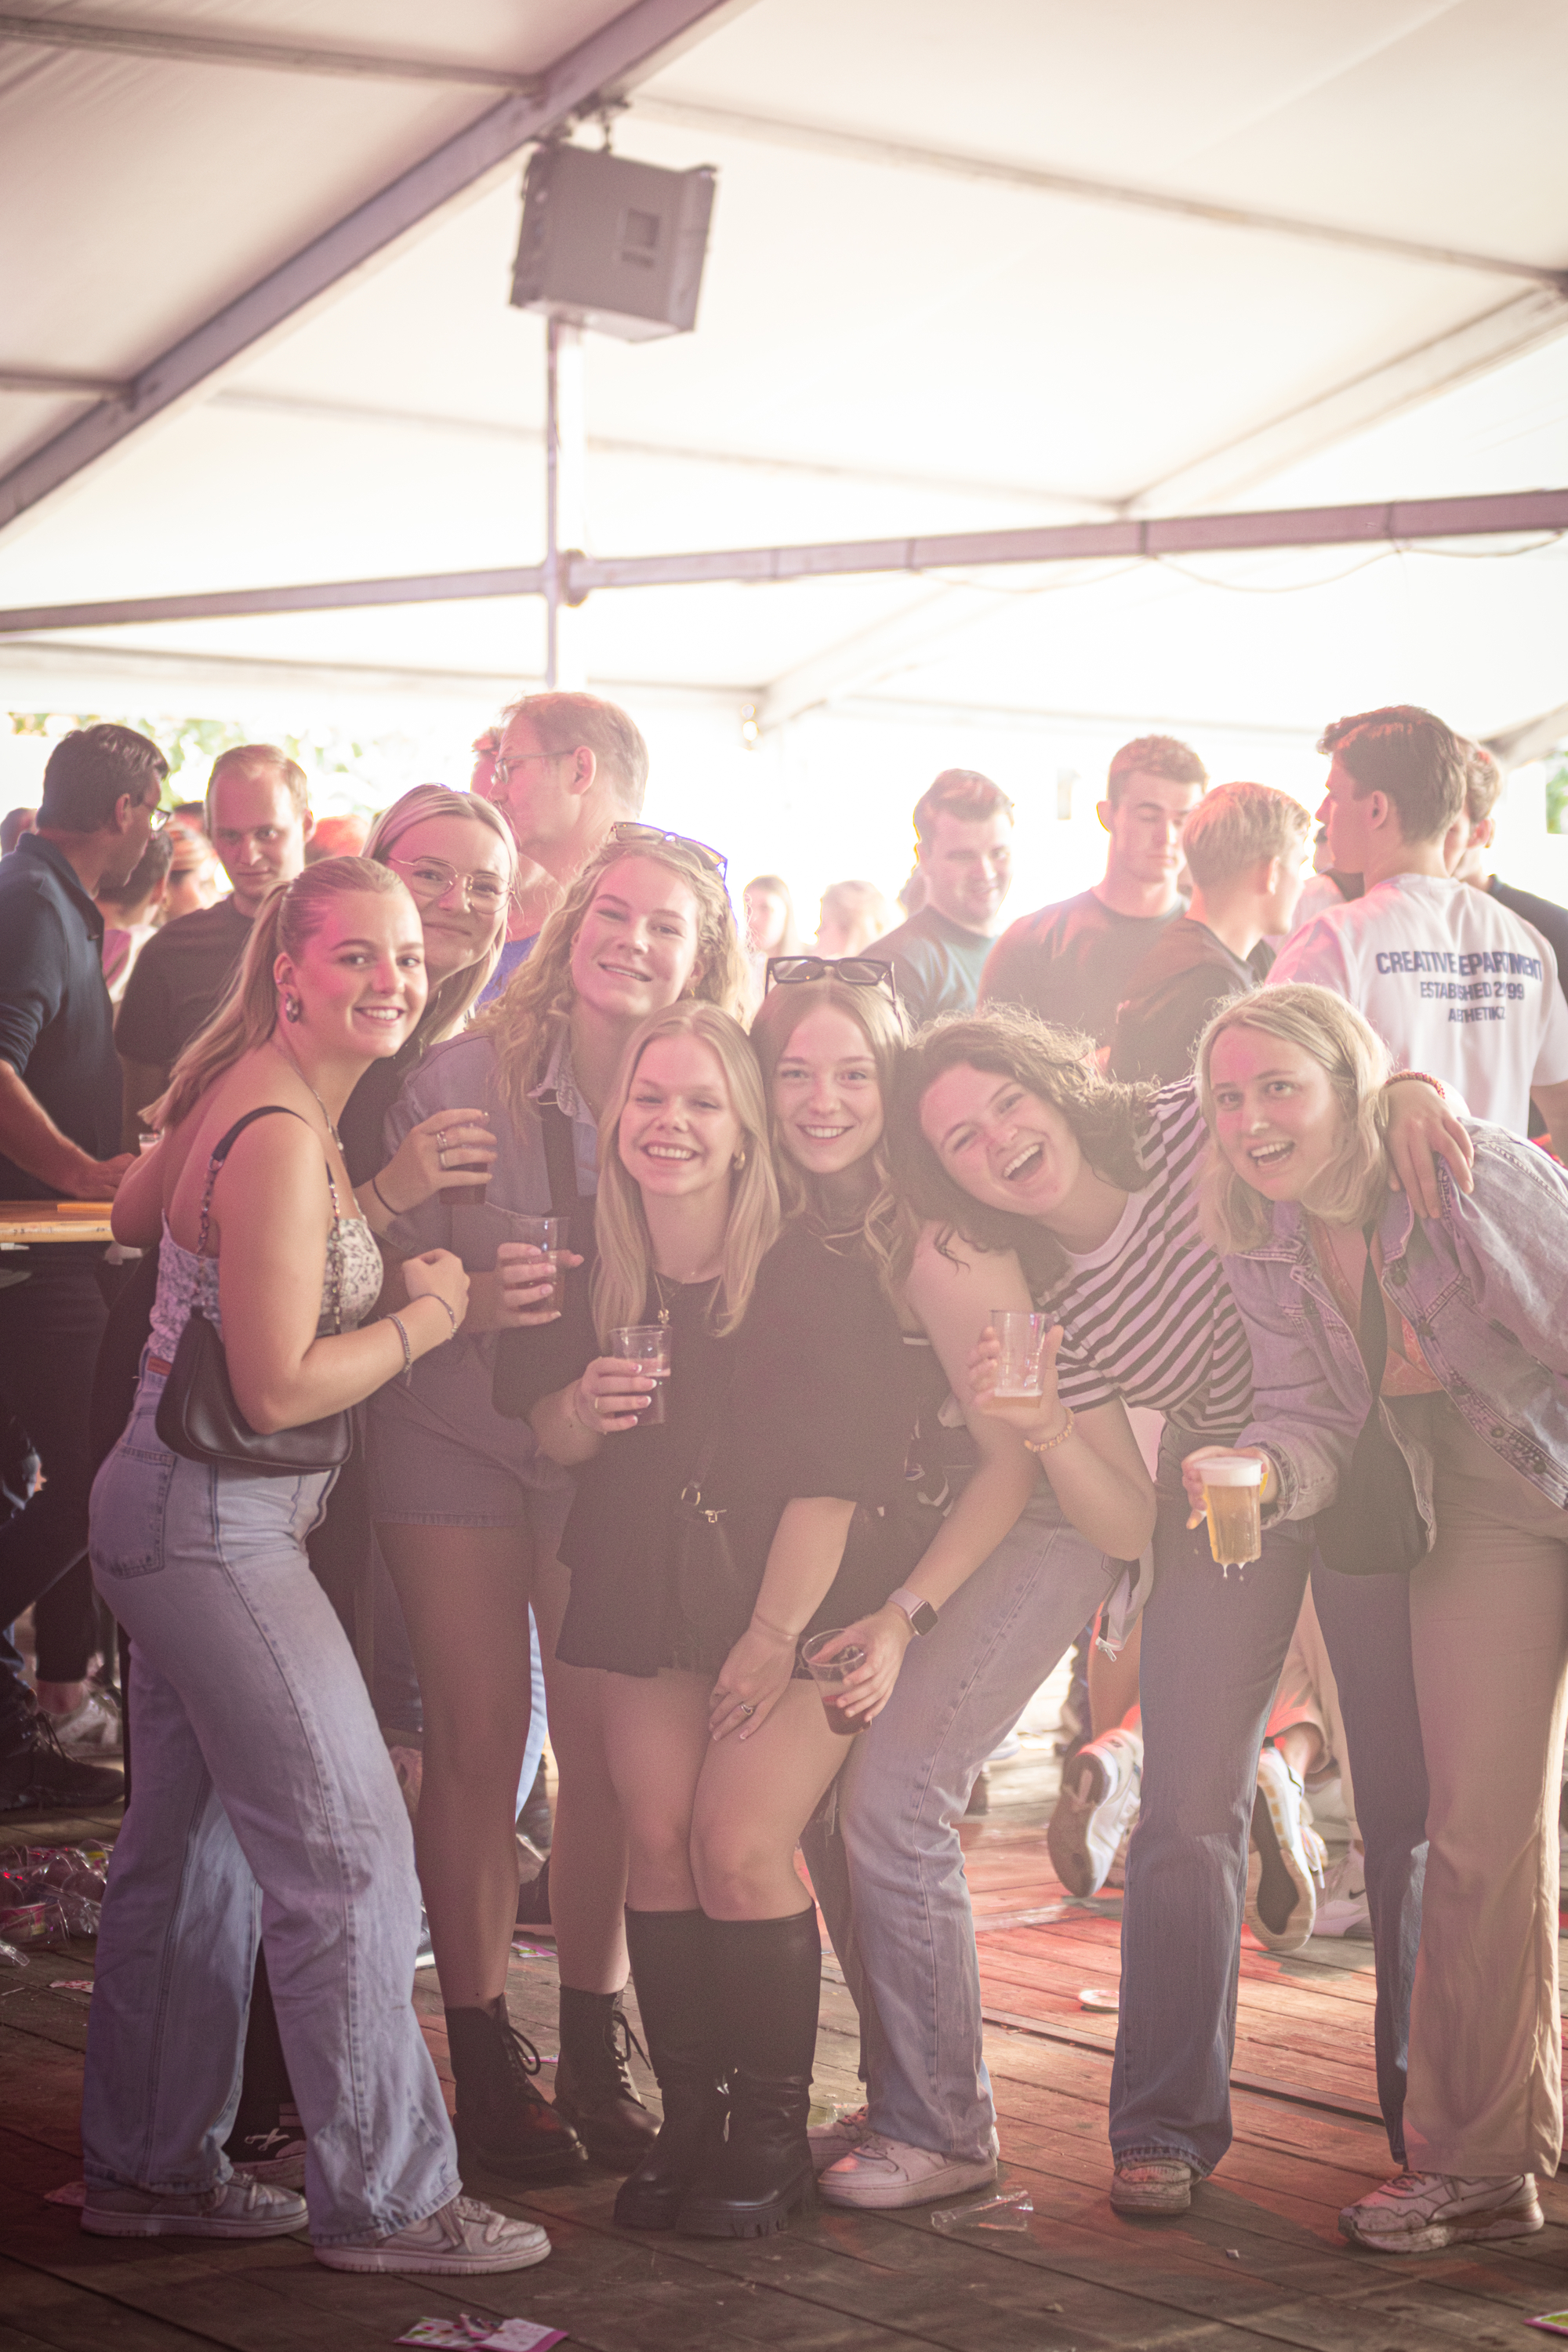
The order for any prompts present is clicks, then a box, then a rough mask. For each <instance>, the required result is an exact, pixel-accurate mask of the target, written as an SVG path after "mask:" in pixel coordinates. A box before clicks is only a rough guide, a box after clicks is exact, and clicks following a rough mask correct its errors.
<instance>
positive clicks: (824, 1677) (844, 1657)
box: [800, 1625, 868, 1739]
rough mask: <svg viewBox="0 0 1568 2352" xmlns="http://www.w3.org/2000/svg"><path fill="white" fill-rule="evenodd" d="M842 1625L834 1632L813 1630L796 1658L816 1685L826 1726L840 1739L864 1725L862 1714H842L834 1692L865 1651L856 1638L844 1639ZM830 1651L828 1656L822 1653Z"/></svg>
mask: <svg viewBox="0 0 1568 2352" xmlns="http://www.w3.org/2000/svg"><path fill="white" fill-rule="evenodd" d="M844 1631H845V1629H844V1627H843V1626H842V1625H840V1626H839V1627H838V1628H837V1631H836V1632H832V1633H814V1634H813V1635H812V1637H811V1639H810V1641H809V1642H805V1643H802V1645H801V1653H800V1662H801V1664H802V1665H803V1666H804V1667H805V1670H806V1672H807V1674H808V1675H810V1676H811V1679H812V1681H813V1682H814V1683H815V1684H816V1690H817V1696H818V1697H819V1698H820V1699H821V1701H822V1712H823V1713H824V1715H825V1716H826V1717H827V1728H828V1729H829V1731H836V1732H837V1734H838V1737H839V1738H840V1739H853V1738H854V1737H855V1734H856V1733H857V1732H858V1731H864V1730H866V1729H867V1728H868V1726H867V1723H866V1719H865V1717H864V1716H853V1715H846V1714H845V1712H844V1709H843V1707H842V1706H841V1705H840V1703H839V1701H838V1700H837V1697H836V1696H834V1694H835V1693H836V1692H837V1691H839V1690H842V1688H843V1687H844V1685H845V1684H846V1683H847V1681H848V1679H849V1677H850V1675H852V1674H854V1673H855V1671H856V1670H857V1668H858V1667H860V1666H863V1665H864V1664H865V1663H866V1653H865V1651H864V1650H863V1649H862V1648H861V1646H860V1644H859V1643H858V1642H846V1641H845V1639H844ZM828 1651H831V1652H832V1653H833V1655H832V1656H831V1657H830V1656H828V1655H826V1653H827V1652H828Z"/></svg>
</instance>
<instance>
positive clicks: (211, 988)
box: [114, 743, 315, 1151]
mask: <svg viewBox="0 0 1568 2352" xmlns="http://www.w3.org/2000/svg"><path fill="white" fill-rule="evenodd" d="M206 814H207V832H208V835H209V836H210V838H211V840H212V844H213V846H214V847H215V848H216V851H217V854H218V856H219V857H220V858H221V859H222V860H223V864H224V867H225V870H226V873H227V875H228V878H229V880H230V882H231V883H232V884H233V885H234V891H233V896H232V897H230V898H220V899H219V900H218V901H217V904H216V906H213V907H203V908H199V909H198V910H197V911H196V912H195V913H194V914H190V915H181V916H180V917H178V918H177V919H176V920H174V922H171V923H165V924H164V926H163V929H162V930H161V931H159V932H158V933H157V934H156V935H155V936H154V937H153V939H151V940H148V942H147V945H146V946H145V947H144V948H143V949H142V953H141V955H140V957H139V958H138V959H137V963H136V969H135V971H133V972H132V975H131V979H130V982H129V984H128V985H127V987H126V991H125V998H124V1002H123V1003H121V1008H120V1018H119V1020H118V1022H117V1023H116V1024H115V1031H114V1042H115V1044H116V1045H117V1046H118V1047H119V1049H120V1058H121V1063H122V1064H123V1066H124V1070H125V1110H124V1125H123V1129H122V1131H121V1141H122V1142H123V1143H124V1145H125V1147H126V1149H127V1150H132V1151H133V1150H135V1148H136V1138H137V1133H138V1130H139V1129H141V1128H142V1126H144V1124H145V1121H144V1120H143V1119H142V1109H143V1108H144V1107H145V1106H146V1105H147V1104H148V1103H150V1102H155V1101H156V1100H157V1098H158V1097H159V1096H160V1095H161V1094H162V1093H163V1089H164V1087H166V1086H167V1085H168V1083H169V1072H170V1071H171V1069H172V1068H173V1067H174V1063H175V1061H176V1059H177V1058H178V1056H179V1055H180V1053H181V1052H182V1050H183V1049H184V1046H186V1045H189V1043H190V1041H191V1039H192V1038H193V1037H194V1036H195V1034H196V1032H197V1030H198V1029H200V1028H202V1027H204V1026H205V1024H206V1022H207V1021H208V1019H209V1018H210V1017H211V1015H212V1014H213V1013H215V1012H216V1009H217V1004H218V1000H219V998H220V997H221V996H222V995H223V992H224V991H225V990H226V988H227V986H228V983H229V982H230V981H231V980H232V979H233V977H234V973H235V969H236V967H237V964H238V962H239V960H240V957H241V956H242V955H243V954H244V953H245V942H246V940H247V939H248V938H249V937H250V926H251V924H252V923H253V922H254V921H255V919H256V917H257V915H258V913H259V912H260V909H261V903H262V900H263V899H264V898H268V896H269V895H270V893H271V892H272V891H274V890H276V889H277V888H278V887H279V884H280V883H284V882H292V881H293V879H294V877H295V876H296V875H297V874H301V873H303V871H304V868H305V844H306V843H307V842H308V841H309V840H310V835H311V834H312V832H313V831H314V830H315V819H314V818H313V817H312V816H311V814H310V801H309V797H308V794H307V790H306V784H305V772H304V770H303V769H302V768H301V767H300V766H298V765H297V764H296V762H295V761H292V760H291V759H290V758H289V755H288V753H287V752H286V751H279V748H278V746H277V745H276V744H275V743H240V744H237V745H236V747H235V748H234V750H233V751H225V752H222V753H221V754H220V755H219V757H218V759H217V760H216V761H215V762H214V766H213V772H212V775H211V777H210V778H209V780H208V782H207V800H206Z"/></svg>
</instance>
